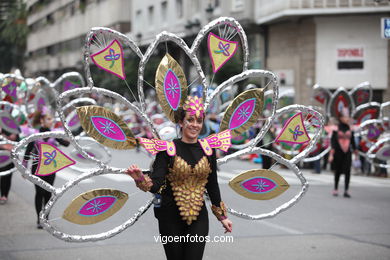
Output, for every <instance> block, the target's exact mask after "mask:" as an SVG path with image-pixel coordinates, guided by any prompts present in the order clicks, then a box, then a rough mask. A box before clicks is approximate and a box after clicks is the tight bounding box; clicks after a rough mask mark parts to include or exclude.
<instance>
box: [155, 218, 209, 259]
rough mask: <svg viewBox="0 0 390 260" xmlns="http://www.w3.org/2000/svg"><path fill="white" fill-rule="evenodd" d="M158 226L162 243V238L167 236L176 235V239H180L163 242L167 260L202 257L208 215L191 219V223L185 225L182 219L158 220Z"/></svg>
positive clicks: (172, 237)
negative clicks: (194, 219)
mask: <svg viewBox="0 0 390 260" xmlns="http://www.w3.org/2000/svg"><path fill="white" fill-rule="evenodd" d="M158 227H159V230H160V234H161V240H162V242H163V243H164V241H163V240H164V239H168V236H169V239H174V237H175V236H176V237H178V238H177V239H181V242H180V240H177V241H179V242H167V243H166V244H164V251H165V255H166V257H167V259H168V260H176V259H177V260H179V259H180V260H182V259H186V260H200V259H202V257H203V252H204V248H205V245H206V241H205V240H206V236H207V235H208V232H209V220H208V217H206V218H202V219H200V220H199V219H198V220H196V221H193V222H192V224H191V225H187V223H186V222H184V221H182V220H178V221H172V220H170V221H163V220H159V221H158ZM187 234H188V236H187ZM180 236H181V237H180ZM165 241H167V240H165ZM168 241H172V240H168ZM200 241H202V242H200Z"/></svg>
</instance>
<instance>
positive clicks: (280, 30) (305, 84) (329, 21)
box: [255, 0, 390, 105]
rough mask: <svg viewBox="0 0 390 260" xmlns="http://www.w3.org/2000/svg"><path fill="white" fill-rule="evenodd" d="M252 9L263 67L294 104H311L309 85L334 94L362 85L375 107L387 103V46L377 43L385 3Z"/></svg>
mask: <svg viewBox="0 0 390 260" xmlns="http://www.w3.org/2000/svg"><path fill="white" fill-rule="evenodd" d="M255 9H256V22H257V24H259V25H260V26H261V27H263V28H264V31H265V35H264V38H265V39H266V57H265V67H266V68H267V69H269V70H271V71H274V72H276V73H277V74H278V76H279V78H280V79H282V81H283V82H289V84H288V85H289V86H293V87H294V90H295V93H299V95H295V102H296V103H300V104H306V105H309V104H310V103H311V102H310V99H311V96H312V86H313V85H314V84H315V83H317V84H319V85H320V86H323V87H326V88H328V89H330V90H334V89H336V88H337V87H340V86H343V87H345V88H347V89H351V88H352V87H354V86H356V85H357V84H359V83H361V82H364V81H369V82H370V83H371V85H372V87H373V89H374V98H375V100H376V101H379V102H383V101H389V100H390V89H389V68H390V67H389V66H390V63H389V43H388V40H387V39H383V38H382V37H381V18H383V17H389V15H390V4H389V1H368V0H279V1H272V2H271V1H265V0H260V1H256V7H255ZM281 85H283V84H281Z"/></svg>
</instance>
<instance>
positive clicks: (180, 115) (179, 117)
mask: <svg viewBox="0 0 390 260" xmlns="http://www.w3.org/2000/svg"><path fill="white" fill-rule="evenodd" d="M174 117H175V123H176V124H177V123H179V122H180V121H183V120H184V118H185V117H186V111H185V110H184V109H183V108H182V107H179V108H178V109H177V110H176V111H175V112H174Z"/></svg>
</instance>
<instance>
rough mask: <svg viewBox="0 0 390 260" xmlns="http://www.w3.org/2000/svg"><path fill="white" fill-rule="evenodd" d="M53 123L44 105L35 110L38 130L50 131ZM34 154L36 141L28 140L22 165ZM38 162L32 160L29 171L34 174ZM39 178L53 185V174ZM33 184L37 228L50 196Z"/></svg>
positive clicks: (48, 140)
mask: <svg viewBox="0 0 390 260" xmlns="http://www.w3.org/2000/svg"><path fill="white" fill-rule="evenodd" d="M53 125H54V118H53V116H52V114H51V113H50V111H49V110H48V109H47V108H46V107H44V108H43V109H42V110H41V111H37V112H35V115H34V120H33V126H34V127H36V126H40V128H39V132H40V133H42V132H48V131H51V129H52V127H53ZM44 141H45V142H49V143H52V144H53V145H55V146H57V145H58V143H59V144H61V145H64V146H68V145H69V142H67V141H65V140H62V139H57V138H56V139H53V138H46V139H44ZM34 154H38V150H37V147H36V142H30V143H29V144H28V145H27V148H26V152H25V154H24V161H23V164H24V166H26V167H27V161H28V160H29V159H30V157H31V156H32V155H34ZM37 166H38V164H37V163H36V162H35V161H34V160H33V162H32V164H31V173H32V174H34V173H35V172H36V170H37ZM37 176H38V175H37ZM38 177H39V178H41V179H43V180H44V181H46V182H47V183H49V184H50V185H53V183H54V180H55V174H51V175H46V176H38ZM34 186H35V210H36V212H37V219H38V220H37V228H38V229H42V225H41V224H40V222H39V213H40V212H41V210H42V208H44V206H45V205H46V203H47V202H48V201H49V199H50V197H51V193H50V192H48V191H47V190H45V189H43V188H41V187H40V186H38V185H36V184H35V185H34Z"/></svg>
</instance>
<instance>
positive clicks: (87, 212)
mask: <svg viewBox="0 0 390 260" xmlns="http://www.w3.org/2000/svg"><path fill="white" fill-rule="evenodd" d="M116 200H117V198H116V197H114V196H99V197H96V198H93V199H91V200H89V201H87V202H86V203H85V204H84V205H83V206H82V207H81V208H80V210H79V212H78V213H79V214H80V215H83V216H86V217H93V216H97V215H100V214H103V213H104V212H106V211H107V210H109V209H110V208H111V207H112V206H113V205H114V204H115V202H116Z"/></svg>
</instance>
